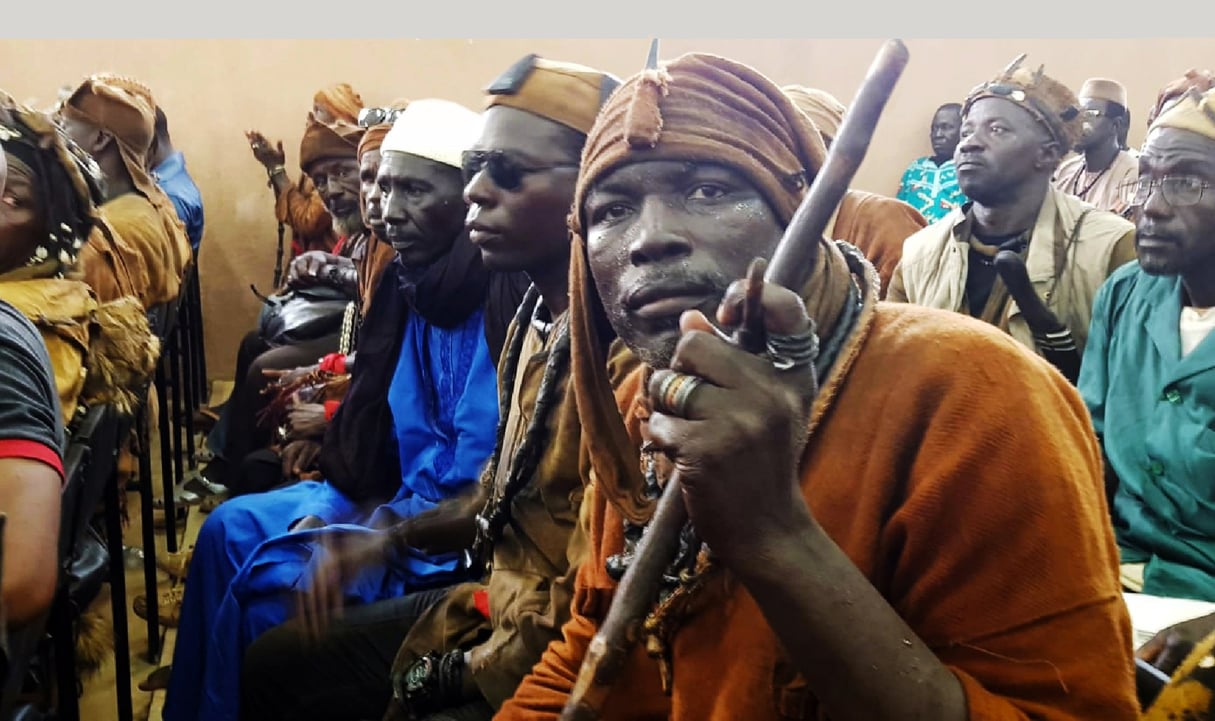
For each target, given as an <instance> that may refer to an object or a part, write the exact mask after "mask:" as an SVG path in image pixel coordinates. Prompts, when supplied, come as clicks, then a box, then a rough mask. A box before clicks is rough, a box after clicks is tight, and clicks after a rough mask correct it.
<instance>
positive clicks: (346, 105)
mask: <svg viewBox="0 0 1215 721" xmlns="http://www.w3.org/2000/svg"><path fill="white" fill-rule="evenodd" d="M312 103H313V105H319V106H321V107H322V108H324V109H325V110H327V111H328V112H329V114H330V115H332V116H333V117H334V118H336V119H338V120H345V121H346V122H347V123H350V124H351V125H354V124H355V123H357V122H358V117H359V111H360V110H362V109H363V99H362V98H361V97H359V94H358V93H356V92H354V88H352V87H350V84H349V83H337V84H336V85H330V86H328V87H324V88H321V89H320V90H318V91H316V95H313V96H312Z"/></svg>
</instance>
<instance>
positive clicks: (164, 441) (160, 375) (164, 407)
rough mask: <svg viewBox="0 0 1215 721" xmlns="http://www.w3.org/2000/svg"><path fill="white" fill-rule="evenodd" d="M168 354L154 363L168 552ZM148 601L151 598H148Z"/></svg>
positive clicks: (172, 517)
mask: <svg viewBox="0 0 1215 721" xmlns="http://www.w3.org/2000/svg"><path fill="white" fill-rule="evenodd" d="M167 356H168V354H167V353H165V352H163V351H162V352H161V355H160V361H159V362H158V363H157V364H156V409H157V411H158V414H159V416H160V418H159V422H158V423H157V425H158V427H159V431H160V478H161V481H162V482H163V485H164V506H165V548H166V549H167V550H168V552H169V553H176V552H177V503H176V501H175V499H174V488H173V466H174V463H173V448H172V445H171V442H170V439H169V433H170V423H169V399H168V397H167V396H168V393H169V389H168V385H169V384H168V383H166V382H165V363H166V362H167V361H168V357H167ZM148 600H149V602H150V601H151V599H148Z"/></svg>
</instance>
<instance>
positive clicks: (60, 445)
mask: <svg viewBox="0 0 1215 721" xmlns="http://www.w3.org/2000/svg"><path fill="white" fill-rule="evenodd" d="M61 417H62V416H61V415H60V412H59V394H58V392H57V391H56V390H55V374H54V371H53V370H51V358H50V355H49V354H47V352H46V344H45V343H44V342H43V341H42V336H41V335H40V334H39V333H38V329H37V328H35V327H34V324H33V323H31V322H30V321H29V319H28V318H26V317H25V316H24V315H22V314H21V312H20V311H19V310H17V309H16V308H14V307H13V306H11V305H9V304H8V303H5V302H4V301H0V458H11V457H22V458H34V459H37V460H41V461H44V462H46V463H48V464H49V465H51V466H54V467H55V468H56V470H58V471H59V472H60V474H62V473H63V450H64V434H63V423H62V421H61V420H60V418H61ZM38 445H40V446H42V447H43V448H44V449H45V450H39V449H38V448H37V447H36V446H38ZM46 450H49V451H51V453H50V454H48V453H46Z"/></svg>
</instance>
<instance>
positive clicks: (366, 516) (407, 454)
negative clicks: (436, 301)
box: [164, 310, 498, 721]
mask: <svg viewBox="0 0 1215 721" xmlns="http://www.w3.org/2000/svg"><path fill="white" fill-rule="evenodd" d="M356 372H357V371H356ZM496 384H497V379H496V374H495V369H494V363H493V360H492V359H491V357H490V353H489V349H488V346H487V344H486V342H485V334H484V332H483V322H482V312H481V311H480V310H478V311H476V312H474V313H473V314H472V315H471V316H470V317H469V318H468V319H467V320H466V321H465V322H464V323H463V324H462V325H460V326H458V327H456V328H454V329H450V330H445V329H443V328H439V327H437V326H434V325H431V324H429V323H428V322H426V320H425V319H424V318H422V317H421V316H420V315H419V314H417V313H411V314H410V315H409V317H408V320H407V322H406V327H405V330H404V336H403V339H402V343H401V352H400V354H399V358H398V361H397V366H396V370H395V372H394V373H393V377H392V383H391V385H390V387H389V389H388V403H389V406H390V408H391V409H392V420H393V428H390V429H385V432H390V433H392V434H393V435H394V436H395V438H396V441H397V447H398V450H399V455H400V464H401V469H402V473H401V486H400V488H399V490H398V492H397V494H396V496H395V497H394V498H393V499H392V500H390V501H389V502H387V503H385V504H383V505H379V506H376V507H360V505H359V504H356V503H354V502H353V501H351V500H350V499H349V497H348V496H346V495H345V494H343V493H342V492H341V491H340V490H338V489H337V488H335V487H334V486H333V485H331V484H329V483H327V482H326V483H316V482H302V483H298V484H295V485H292V486H288V487H286V488H283V489H280V490H276V491H271V492H269V493H261V494H253V495H249V496H240V497H237V498H233V499H231V500H229V501H227V502H225V503H223V504H222V505H220V506H219V507H218V508H216V510H215V511H214V512H213V513H212V514H211V516H210V517H209V518H208V519H207V521H206V522H205V523H204V524H203V526H202V528H201V529H200V530H199V537H198V541H197V543H196V544H195V548H194V558H193V560H192V561H191V567H190V576H189V580H188V581H187V583H186V596H185V599H184V602H183V604H182V609H181V619H180V622H179V624H178V635H177V649H176V651H175V653H174V656H173V673H172V677H171V680H170V685H169V693H168V697H167V699H166V703H165V712H164V720H165V721H187V720H189V721H194V720H199V721H202V720H205V721H221V720H231V721H235V720H236V718H237V716H238V713H239V708H238V705H239V699H240V690H239V682H240V663H241V659H242V657H243V655H244V651H245V649H246V648H247V647H248V645H249V644H250V643H252V642H253V640H254V639H256V638H257V637H258V636H259V635H261V634H262V633H264V632H265V631H267V630H269V629H270V628H272V627H274V626H276V625H278V624H280V623H283V622H284V621H286V620H287V619H288V618H289V617H290V616H291V615H293V614H294V609H295V598H296V596H297V594H298V592H299V591H302V590H305V588H306V585H307V582H308V580H309V579H310V578H311V569H312V567H313V565H314V564H315V563H316V561H317V560H318V559H319V557H320V554H317V553H315V551H316V550H317V546H316V545H315V543H316V541H317V540H318V539H321V538H322V537H334V536H336V535H338V534H355V533H370V532H371V531H372V529H375V528H384V527H387V526H390V525H392V524H394V523H396V522H397V521H399V520H401V519H404V518H408V517H410V516H413V515H415V514H417V513H419V512H421V511H424V510H426V509H429V508H433V507H435V506H436V505H437V504H438V503H439V502H440V501H442V500H444V499H446V498H450V497H452V496H455V495H457V494H458V493H459V492H460V491H462V490H463V489H464V488H466V487H467V486H469V484H471V483H473V482H474V481H475V480H476V479H477V478H478V476H479V474H480V470H481V467H482V465H483V464H484V463H485V461H486V460H487V459H488V458H489V455H490V453H492V452H493V445H494V432H495V429H496V426H497V421H498V407H497V391H496ZM308 515H314V516H319V517H320V518H322V519H324V520H325V521H326V523H327V524H328V525H326V526H325V527H324V528H319V529H311V530H307V531H299V532H295V533H287V530H286V529H287V528H288V527H289V526H290V525H291V524H292V523H294V522H295V521H296V520H298V519H300V518H303V517H304V516H308ZM467 574H468V570H467V569H465V568H463V566H462V563H461V560H460V557H459V554H449V555H445V556H436V557H428V556H425V555H423V554H421V553H417V552H412V553H410V554H409V555H408V556H407V557H405V558H398V559H395V560H394V562H393V563H392V564H391V565H389V566H388V567H380V568H373V569H368V570H367V571H365V572H364V573H363V574H362V575H361V576H360V577H359V578H357V579H355V581H354V582H353V583H352V584H350V585H349V586H348V587H347V588H346V597H347V602H348V603H351V604H363V603H372V602H374V601H378V600H383V599H386V598H392V597H396V596H400V595H403V594H404V593H406V592H410V591H416V590H420V589H424V588H432V587H437V586H445V585H450V584H451V583H455V582H458V581H461V580H464V579H465V578H466V576H467Z"/></svg>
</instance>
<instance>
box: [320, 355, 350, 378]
mask: <svg viewBox="0 0 1215 721" xmlns="http://www.w3.org/2000/svg"><path fill="white" fill-rule="evenodd" d="M317 368H319V369H320V370H323V371H325V372H326V373H335V374H337V375H345V373H346V356H345V354H343V353H330V354H329V355H327V356H325V357H324V358H321V362H320V363H318V364H317Z"/></svg>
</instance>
